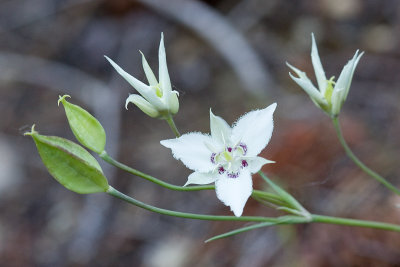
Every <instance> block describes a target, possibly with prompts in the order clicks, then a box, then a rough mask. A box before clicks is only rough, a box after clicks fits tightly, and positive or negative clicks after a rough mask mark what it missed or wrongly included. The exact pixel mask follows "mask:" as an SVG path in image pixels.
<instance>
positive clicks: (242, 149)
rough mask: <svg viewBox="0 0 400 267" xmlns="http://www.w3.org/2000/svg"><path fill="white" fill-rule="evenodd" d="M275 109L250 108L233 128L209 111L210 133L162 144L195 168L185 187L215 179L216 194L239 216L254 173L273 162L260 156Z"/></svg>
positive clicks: (271, 107) (265, 143)
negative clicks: (252, 109)
mask: <svg viewBox="0 0 400 267" xmlns="http://www.w3.org/2000/svg"><path fill="white" fill-rule="evenodd" d="M275 108H276V104H272V105H270V106H269V107H267V108H265V109H262V110H254V111H251V112H249V113H247V114H245V115H243V116H242V117H241V118H240V119H239V120H238V121H237V122H236V123H235V124H234V125H233V127H232V128H231V127H230V126H229V125H228V123H227V122H226V121H225V120H224V119H222V118H221V117H218V116H215V115H214V114H213V113H212V112H211V110H210V128H211V136H210V135H207V134H202V133H199V132H194V133H188V134H184V135H182V136H181V137H179V138H175V139H169V140H163V141H161V144H162V145H163V146H165V147H168V148H170V149H171V150H172V154H173V155H174V157H175V158H176V159H179V160H181V161H182V162H183V163H184V164H185V165H186V167H188V168H189V169H192V170H194V172H193V173H192V174H190V175H189V177H188V181H187V183H186V184H185V186H186V185H188V184H209V183H213V182H215V190H216V193H217V197H218V198H219V199H220V200H221V201H222V202H223V203H224V204H225V205H227V206H230V208H231V210H232V211H233V213H234V214H235V216H237V217H239V216H241V215H242V212H243V208H244V205H245V204H246V201H247V199H248V198H249V197H250V195H251V193H252V190H253V185H252V184H253V183H252V178H251V174H253V173H255V172H257V171H259V170H260V169H261V167H262V166H263V165H264V164H266V163H271V162H272V161H269V160H266V159H264V158H261V157H257V155H258V154H259V153H260V152H261V151H262V150H263V149H264V147H265V146H266V145H267V144H268V142H269V140H270V138H271V135H272V130H273V119H272V115H273V113H274V111H275Z"/></svg>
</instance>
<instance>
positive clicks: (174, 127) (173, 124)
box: [165, 114, 181, 137]
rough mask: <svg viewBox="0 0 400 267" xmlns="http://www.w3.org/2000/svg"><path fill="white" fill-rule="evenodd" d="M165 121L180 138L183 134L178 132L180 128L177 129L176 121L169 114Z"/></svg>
mask: <svg viewBox="0 0 400 267" xmlns="http://www.w3.org/2000/svg"><path fill="white" fill-rule="evenodd" d="M165 120H166V121H167V123H168V125H169V127H170V128H171V130H172V131H173V132H174V134H175V136H176V137H180V136H181V134H180V133H179V131H178V128H176V125H175V122H174V119H173V118H172V115H171V114H168V116H165Z"/></svg>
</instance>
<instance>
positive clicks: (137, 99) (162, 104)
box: [105, 34, 179, 119]
mask: <svg viewBox="0 0 400 267" xmlns="http://www.w3.org/2000/svg"><path fill="white" fill-rule="evenodd" d="M140 53H141V54H142V65H143V70H144V73H145V75H146V78H147V81H148V83H149V84H148V85H147V84H145V83H143V82H141V81H139V80H138V79H136V78H135V77H133V76H132V75H130V74H129V73H127V72H126V71H124V70H123V69H122V68H121V67H120V66H118V65H117V63H115V62H114V61H113V60H111V59H110V58H109V57H107V56H105V58H106V59H107V60H108V61H109V62H110V63H111V65H112V66H113V67H114V69H115V70H116V71H117V72H118V73H119V74H120V75H121V76H122V77H123V78H124V79H125V80H126V81H127V82H128V83H129V84H130V85H132V86H133V87H134V88H135V89H136V91H138V92H139V94H140V95H138V94H131V95H129V97H128V98H127V99H126V103H125V108H128V104H129V103H133V104H134V105H136V106H137V107H138V108H139V109H140V110H142V111H143V112H144V113H145V114H147V115H148V116H150V117H152V118H159V119H167V118H170V117H171V116H172V115H175V114H176V113H177V112H178V110H179V101H178V95H179V93H178V92H177V91H174V90H172V86H171V81H170V78H169V74H168V67H167V57H166V53H165V47H164V35H163V34H161V41H160V47H159V51H158V60H159V63H158V64H159V71H158V76H159V77H158V78H159V79H158V80H157V78H156V76H155V75H154V73H153V71H152V70H151V68H150V66H149V64H148V63H147V60H146V58H145V56H144V55H143V53H142V52H140Z"/></svg>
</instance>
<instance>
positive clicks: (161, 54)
mask: <svg viewBox="0 0 400 267" xmlns="http://www.w3.org/2000/svg"><path fill="white" fill-rule="evenodd" d="M158 78H159V79H160V85H161V88H162V91H163V98H164V99H166V100H165V101H166V103H168V98H169V96H170V93H171V91H172V87H171V80H170V78H169V74H168V67H167V56H166V54H165V47H164V34H163V33H161V41H160V47H159V49H158Z"/></svg>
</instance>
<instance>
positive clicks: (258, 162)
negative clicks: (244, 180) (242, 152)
mask: <svg viewBox="0 0 400 267" xmlns="http://www.w3.org/2000/svg"><path fill="white" fill-rule="evenodd" d="M245 159H246V161H247V164H248V165H249V166H248V169H249V171H250V173H256V172H258V171H259V170H260V169H261V167H262V166H263V165H264V164H267V163H275V161H272V160H268V159H265V158H262V157H250V158H245Z"/></svg>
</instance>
